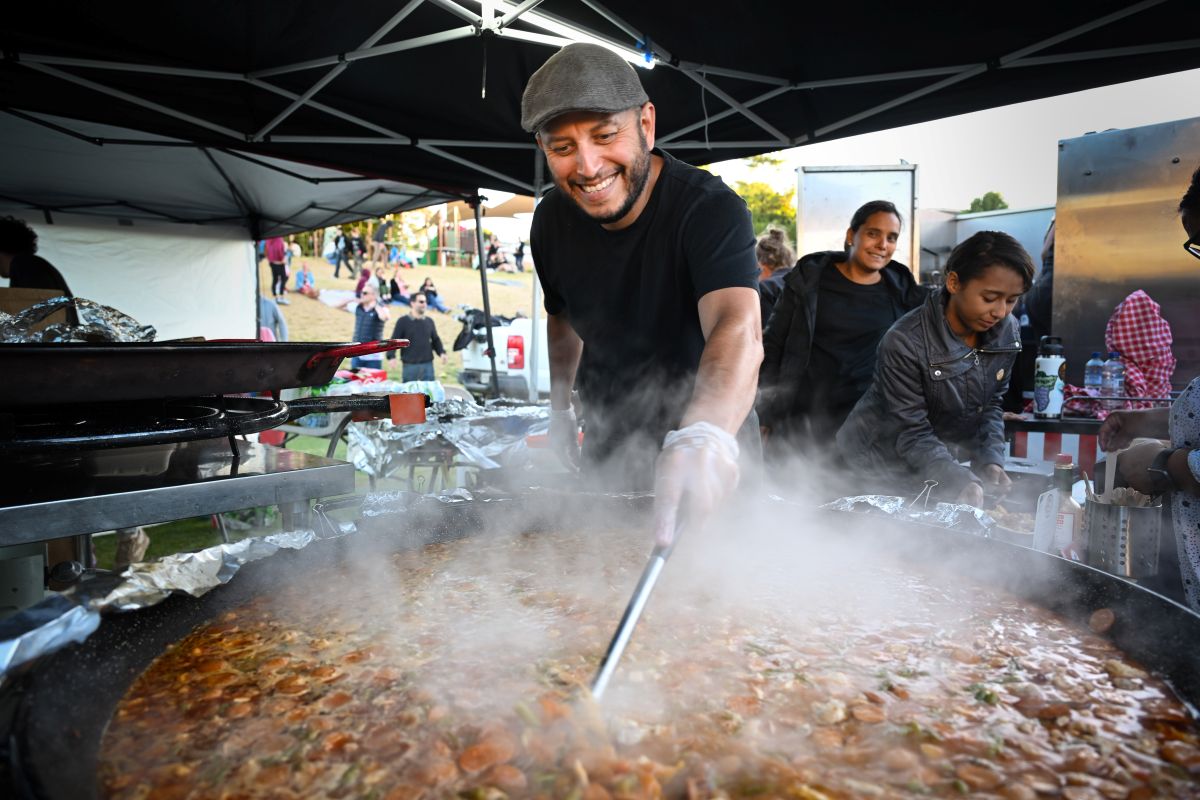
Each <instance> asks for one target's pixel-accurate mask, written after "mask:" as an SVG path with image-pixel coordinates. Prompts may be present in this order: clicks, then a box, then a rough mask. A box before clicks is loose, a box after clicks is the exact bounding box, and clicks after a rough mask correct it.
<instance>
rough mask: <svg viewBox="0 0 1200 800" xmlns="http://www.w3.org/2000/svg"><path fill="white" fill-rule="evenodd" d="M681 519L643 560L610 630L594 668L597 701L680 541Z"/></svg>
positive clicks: (593, 687)
mask: <svg viewBox="0 0 1200 800" xmlns="http://www.w3.org/2000/svg"><path fill="white" fill-rule="evenodd" d="M683 523H684V519H683V517H682V516H680V518H679V520H678V522H676V524H675V536H674V537H673V538H672V539H671V543H670V544H668V545H661V544H659V545H655V546H654V549H653V550H652V551H651V552H650V560H649V561H648V562H646V568H645V569H643V570H642V577H641V578H639V579H638V582H637V586H636V587H634V590H633V597H631V598H630V599H629V605H627V606H625V613H624V614H622V615H621V621H620V622H619V623H618V624H617V632H616V633H614V634H613V637H612V641H611V642H609V643H608V649H607V650H605V651H604V658H603V659H601V661H600V669H598V670H596V677H594V678H592V697H593V698H594V699H595V700H596V702H599V701H600V698H602V697H603V696H604V690H605V689H607V688H608V682H609V680H611V679H612V676H613V673H614V672H616V671H617V663H618V662H619V661H620V660H621V654H622V653H624V652H625V647H626V645H628V644H629V640H630V639H632V638H633V629H634V628H636V627H637V624H638V620H639V619H641V617H642V611H643V610H644V609H645V608H646V603H647V601H649V600H650V592H651V591H653V590H654V584H656V583H657V582H658V576H659V575H660V574H661V573H662V571H663V567H665V566H666V565H667V559H668V558H669V557H670V555H671V551H672V550H674V549H675V543H676V542H677V541H679V534H680V532H681V531H682V529H683Z"/></svg>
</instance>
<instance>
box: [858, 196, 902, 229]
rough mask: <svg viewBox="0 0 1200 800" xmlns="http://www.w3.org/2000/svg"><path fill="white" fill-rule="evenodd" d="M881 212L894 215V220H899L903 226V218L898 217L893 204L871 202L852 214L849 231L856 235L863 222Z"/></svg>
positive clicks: (884, 201)
mask: <svg viewBox="0 0 1200 800" xmlns="http://www.w3.org/2000/svg"><path fill="white" fill-rule="evenodd" d="M881 211H882V212H884V213H886V214H895V215H896V219H898V220H900V224H901V225H904V217H902V216H900V211H899V209H897V208H896V204H895V203H890V202H888V201H887V200H872V201H871V202H869V203H864V204H863V205H861V206H859V209H858V211H855V212H854V216H853V217H851V218H850V230H852V231H854V232H855V233H857V232H858V229H859V228H861V227H862V226H863V223H864V222H866V221H867V220H868V219H870V218H871V215H872V214H878V213H879V212H881Z"/></svg>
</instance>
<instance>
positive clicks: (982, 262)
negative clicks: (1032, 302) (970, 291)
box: [946, 231, 1033, 292]
mask: <svg viewBox="0 0 1200 800" xmlns="http://www.w3.org/2000/svg"><path fill="white" fill-rule="evenodd" d="M997 264H998V265H1000V266H1002V267H1008V268H1009V269H1011V270H1012V271H1013V272H1015V273H1017V274H1018V275H1020V276H1021V280H1023V281H1024V282H1025V291H1027V292H1028V291H1029V287H1030V286H1032V285H1033V259H1032V258H1030V257H1029V253H1027V252H1025V248H1024V247H1021V243H1020V242H1018V241H1017V240H1016V239H1014V238H1013V237H1011V236H1009V235H1008V234H1007V233H1002V232H1001V231H980V232H979V233H977V234H975V235H974V236H972V237H971V238H970V239H967V240H966V241H964V242H962V243H960V244H959V245H958V247H955V248H954V250H953V251H951V253H950V257H949V258H948V259H946V272H953V273H954V274H956V275H957V276H958V281H959V283H961V284H966V283H969V282H970V281H971V280H972V279H974V278H977V277H979V275H980V274H981V273H982V272H983V271H984V270H985V269H987V268H988V267H992V266H996V265H997Z"/></svg>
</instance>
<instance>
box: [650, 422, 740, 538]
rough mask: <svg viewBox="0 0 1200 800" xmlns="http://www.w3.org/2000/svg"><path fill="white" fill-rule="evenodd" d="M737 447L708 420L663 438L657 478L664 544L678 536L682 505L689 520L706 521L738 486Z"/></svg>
mask: <svg viewBox="0 0 1200 800" xmlns="http://www.w3.org/2000/svg"><path fill="white" fill-rule="evenodd" d="M737 459H738V444H737V439H735V438H734V437H733V436H732V435H731V434H729V433H728V432H726V431H725V430H723V429H721V428H718V427H717V426H716V425H713V424H712V423H709V422H694V423H692V424H691V425H688V426H687V427H685V428H681V429H680V430H677V431H671V432H670V433H668V434H667V436H666V438H665V439H663V448H662V452H661V453H659V455H658V463H657V464H656V465H655V474H654V537H655V541H656V542H657V543H658V544H659V545H662V546H664V547H665V546H668V545H670V544H671V542H672V541H673V540H674V538H675V524H676V521H677V520H678V518H679V512H680V507H681V506H682V505H683V503H684V502H685V498H686V502H687V509H686V512H687V515H688V518H689V519H693V520H699V519H704V518H705V517H706V516H707V515H709V514H710V513H712V511H713V510H714V509H716V508H717V507H718V506H719V505H720V503H721V501H722V500H724V499H725V498H726V497H728V496H729V495H730V494H731V493H732V492H733V490H734V489H736V488H737V484H738V463H737Z"/></svg>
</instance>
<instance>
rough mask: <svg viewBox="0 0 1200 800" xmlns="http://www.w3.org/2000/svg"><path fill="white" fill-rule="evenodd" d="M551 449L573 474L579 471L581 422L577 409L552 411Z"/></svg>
mask: <svg viewBox="0 0 1200 800" xmlns="http://www.w3.org/2000/svg"><path fill="white" fill-rule="evenodd" d="M550 447H551V449H553V450H554V454H555V455H557V456H558V460H559V461H561V462H562V463H563V466H565V467H566V468H567V469H569V470H571V471H572V472H578V471H579V421H578V420H577V419H575V409H574V408H565V409H563V410H562V411H558V410H555V409H553V408H552V409H550Z"/></svg>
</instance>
